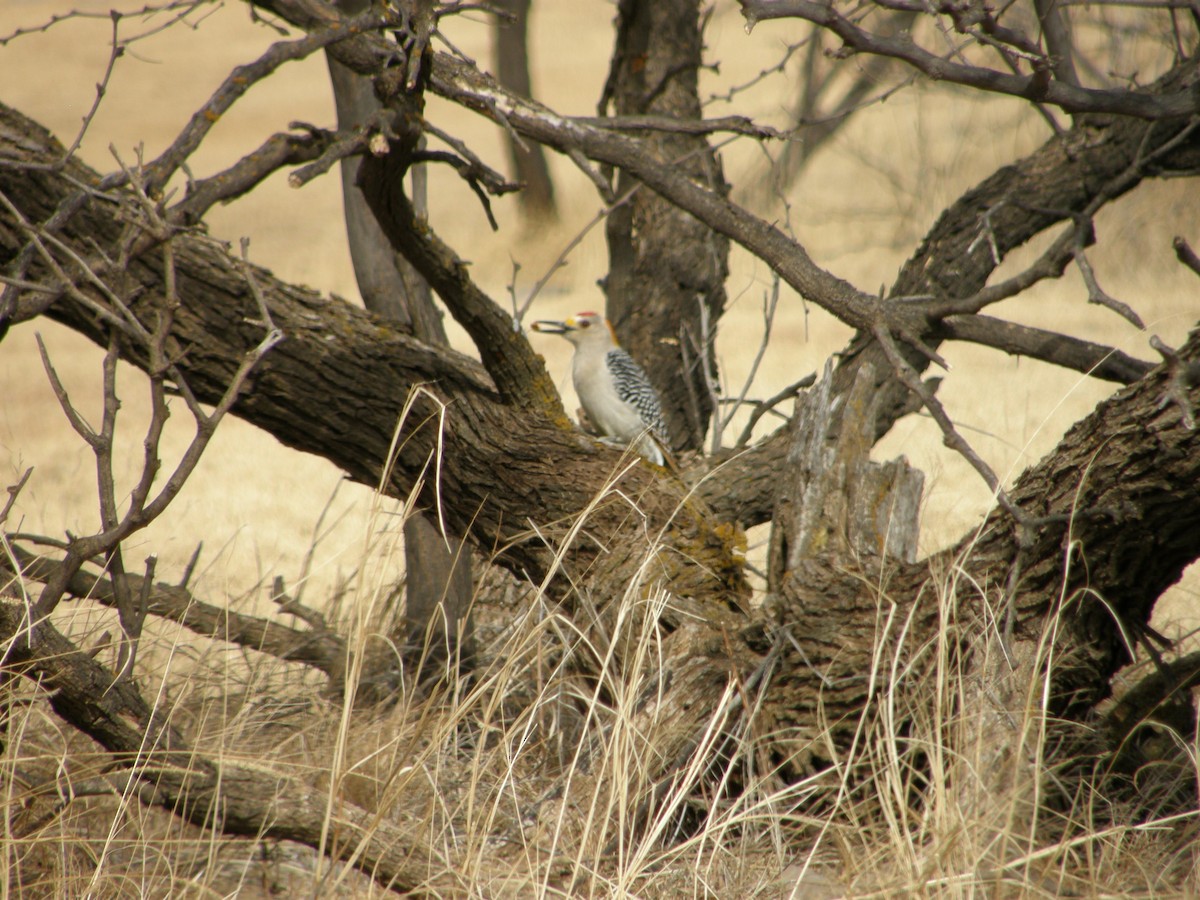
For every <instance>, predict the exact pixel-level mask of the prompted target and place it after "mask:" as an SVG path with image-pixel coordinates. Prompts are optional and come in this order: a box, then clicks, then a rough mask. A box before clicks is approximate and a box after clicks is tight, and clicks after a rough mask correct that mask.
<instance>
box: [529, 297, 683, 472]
mask: <svg viewBox="0 0 1200 900" xmlns="http://www.w3.org/2000/svg"><path fill="white" fill-rule="evenodd" d="M533 330H534V331H538V332H542V333H544V334H560V335H562V336H563V337H565V338H566V339H567V340H568V341H570V342H571V343H572V344H574V345H575V358H574V359H573V360H572V363H571V380H572V381H573V382H575V393H577V394H578V395H579V402H580V403H582V404H583V411H584V412H586V413H587V416H588V418H589V419H590V420H591V422H592V424H593V425H594V426H595V427H596V428H597V429H598V430H599V431H600V432H601V433H602V434H603V435H604V436H605V437H607V438H610V439H613V440H615V441H617V442H620V443H621V444H632V445H633V446H634V447H636V449H637V451H638V452H639V453H640V454H642V456H644V457H646V459H648V460H650V461H651V462H652V463H654V464H655V465H659V466H661V465H664V464H665V462H664V459H663V451H662V448H663V447H666V446H668V439H667V423H666V422H665V421H664V420H663V415H662V404H661V403H660V402H659V399H658V392H657V391H656V390H654V385H652V384H651V383H650V379H649V378H647V377H646V373H645V372H644V371H643V370H642V367H641V366H639V365H638V364H637V363H636V362H635V361H634V359H633V357H632V356H630V355H629V354H628V353H626V352H625V350H624V349H623V348H622V347H621V345H620V344H618V343H617V335H616V333H615V332H614V331H613V329H612V325H610V324H609V321H608V319H606V318H604V316H602V315H600V314H599V313H594V312H581V313H576V314H575V315H573V316H571V317H570V318H569V319H567V320H566V321H565V322H557V321H547V320H542V321H539V322H534V323H533Z"/></svg>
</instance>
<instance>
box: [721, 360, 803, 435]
mask: <svg viewBox="0 0 1200 900" xmlns="http://www.w3.org/2000/svg"><path fill="white" fill-rule="evenodd" d="M816 381H817V376H816V373H815V372H810V373H809V374H808V375H805V376H804V377H803V378H801V379H800V380H799V381H793V382H792V383H791V384H789V385H788V386H787V387H785V388H784V389H783V390H781V391H778V392H776V393H774V394H772V395H771V396H770V397H768V398H767V399H766V400H758V401H755V402H754V403H753V406H754V410H753V411H752V412H751V413H750V418H749V420H748V421H747V422H746V427H745V428H743V429H742V433H741V434H739V435H738V439H737V441H736V443H734V445H733V449H734V450H741V449H742V448H743V447H745V446H746V445H747V444H749V443H750V437H751V435H753V433H754V426H755V425H757V424H758V421H759V419H761V418H762V417H763V416H765V415H767V414H768V413H771V412H773V411H774V410H775V407H777V406H778V405H779V404H780V403H783V402H784V401H785V400H788V399H789V398H791V397H795V396H796V395H797V394H798V393H800V391H802V390H804V388H807V387H812V386H813V385H814V384H815V383H816Z"/></svg>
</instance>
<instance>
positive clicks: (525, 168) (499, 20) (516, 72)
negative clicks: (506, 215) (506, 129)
mask: <svg viewBox="0 0 1200 900" xmlns="http://www.w3.org/2000/svg"><path fill="white" fill-rule="evenodd" d="M492 5H493V6H494V7H495V8H496V10H497V11H498V13H499V14H498V15H497V16H496V17H495V22H494V23H493V25H492V46H493V51H494V56H495V60H496V80H497V81H499V82H500V84H502V85H503V86H504V87H505V88H507V89H508V90H510V91H511V92H512V93H514V94H517V95H519V96H522V97H532V96H533V79H532V77H531V76H530V74H529V10H530V6H531V5H532V0H496V2H495V3H493V4H492ZM505 141H506V143H507V146H508V158H509V161H510V162H511V163H512V167H513V173H514V175H515V176H516V180H517V181H519V182H521V185H522V187H521V192H520V193H519V194H517V205H518V207H519V208H520V210H521V215H522V217H523V218H524V219H525V220H526V221H527V222H529V223H531V224H534V225H536V224H538V223H543V224H549V223H551V222H554V221H555V220H556V219H557V218H558V204H557V203H556V202H555V200H554V181H553V180H552V179H551V177H550V166H549V164H548V163H547V162H546V153H545V151H544V150H543V149H542V145H541V144H536V143H532V142H529V141H523V140H520V139H518V138H517V136H516V135H515V134H511V133H510V134H506V135H505Z"/></svg>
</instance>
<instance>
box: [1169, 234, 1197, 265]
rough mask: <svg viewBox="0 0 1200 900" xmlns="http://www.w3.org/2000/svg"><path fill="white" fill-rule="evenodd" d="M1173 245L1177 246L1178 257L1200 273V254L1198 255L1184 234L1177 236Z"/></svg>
mask: <svg viewBox="0 0 1200 900" xmlns="http://www.w3.org/2000/svg"><path fill="white" fill-rule="evenodd" d="M1171 246H1172V247H1174V248H1175V256H1176V258H1177V259H1178V260H1179V261H1180V262H1181V263H1183V264H1184V265H1185V266H1187V267H1188V268H1189V269H1191V270H1192V271H1193V272H1195V273H1196V274H1197V275H1200V256H1197V255H1196V251H1195V250H1193V249H1192V247H1191V245H1190V244H1189V243H1188V242H1187V241H1186V240H1184V238H1183V237H1182V236H1176V237H1175V239H1174V240H1173V241H1171Z"/></svg>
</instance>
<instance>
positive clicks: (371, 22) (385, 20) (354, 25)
mask: <svg viewBox="0 0 1200 900" xmlns="http://www.w3.org/2000/svg"><path fill="white" fill-rule="evenodd" d="M398 24H400V20H399V19H398V18H397V16H396V14H395V13H393V12H390V11H389V10H387V9H386V8H381V9H372V10H370V11H368V12H365V13H363V14H362V15H359V16H355V17H354V18H351V19H346V20H345V21H344V22H341V23H340V24H336V25H332V26H330V27H328V28H324V29H321V30H320V31H314V32H313V33H312V34H308V35H305V36H304V37H302V38H299V39H297V40H294V41H280V42H278V43H276V44H272V45H271V47H269V48H268V49H267V52H266V53H264V54H263V55H262V56H260V57H259V58H258V59H257V60H255V61H254V62H252V63H248V64H246V65H242V66H238V67H237V68H235V69H234V70H233V71H232V72H230V73H229V76H228V77H227V78H226V79H225V80H224V81H223V82H222V83H221V86H220V87H218V88H217V90H216V91H215V92H214V93H213V95H212V96H211V97H209V99H208V101H207V102H206V103H205V104H204V105H203V106H202V107H201V108H200V109H198V110H197V111H196V112H195V113H194V114H193V115H192V118H191V120H190V121H189V122H188V124H187V125H186V126H184V128H183V130H182V131H181V132H180V133H179V136H178V137H176V138H175V140H174V141H172V143H171V146H170V147H168V148H167V149H166V150H165V151H163V153H162V154H161V155H160V156H159V157H158V158H157V159H156V160H154V161H153V162H152V163H150V164H149V165H148V166H147V167H146V190H147V193H149V194H156V193H158V192H159V191H161V190H162V188H163V186H165V185H166V183H167V181H168V180H169V179H170V178H171V176H172V175H174V174H175V173H176V172H177V171H178V170H179V167H180V166H181V165H182V164H183V162H184V160H186V159H187V158H188V157H190V156H191V155H192V153H194V152H195V150H196V148H197V147H199V146H200V143H201V142H202V141H203V140H204V138H205V137H206V136H207V135H208V133H209V131H211V130H212V127H213V125H215V124H216V123H217V121H218V120H219V119H220V118H221V116H223V115H224V114H225V113H226V112H227V111H228V110H229V108H230V107H231V106H232V105H233V104H234V103H235V102H236V101H237V100H238V99H240V98H241V97H242V95H243V94H245V93H246V91H247V90H249V89H250V88H251V87H252V86H253V85H255V84H257V83H258V82H259V81H261V80H262V79H264V78H266V77H267V76H268V75H270V74H271V73H272V72H274V71H275V70H276V69H278V68H279V67H280V66H281V65H283V64H284V63H287V62H291V61H293V60H297V59H304V58H305V57H306V56H311V55H312V54H313V53H315V52H317V51H318V50H321V49H322V48H324V47H327V46H329V45H330V44H332V43H335V42H337V41H340V40H344V39H345V38H347V37H352V36H354V35H356V34H359V33H361V32H363V31H370V30H374V29H378V28H382V27H385V26H388V25H398Z"/></svg>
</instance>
